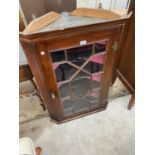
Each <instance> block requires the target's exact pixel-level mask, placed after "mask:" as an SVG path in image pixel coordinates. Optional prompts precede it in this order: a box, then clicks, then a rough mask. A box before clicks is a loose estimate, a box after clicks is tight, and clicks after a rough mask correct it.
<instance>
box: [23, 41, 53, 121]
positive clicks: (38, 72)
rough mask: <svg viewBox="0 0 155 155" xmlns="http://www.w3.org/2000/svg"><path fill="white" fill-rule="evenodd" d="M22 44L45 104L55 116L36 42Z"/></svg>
mask: <svg viewBox="0 0 155 155" xmlns="http://www.w3.org/2000/svg"><path fill="white" fill-rule="evenodd" d="M21 45H22V48H23V49H24V53H25V55H26V57H27V60H28V63H29V65H30V68H31V70H32V73H33V75H34V77H35V79H36V82H37V85H38V87H39V91H40V92H41V94H42V97H43V101H44V104H45V106H46V108H47V110H48V112H49V114H50V116H52V117H53V118H55V112H54V110H53V109H52V106H51V99H50V97H49V92H48V89H47V88H46V84H45V79H44V76H43V72H42V69H41V66H40V63H39V60H38V57H37V55H36V52H35V47H34V44H33V43H27V42H23V41H21Z"/></svg>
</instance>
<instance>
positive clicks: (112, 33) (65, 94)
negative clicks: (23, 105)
mask: <svg viewBox="0 0 155 155" xmlns="http://www.w3.org/2000/svg"><path fill="white" fill-rule="evenodd" d="M129 18H130V17H129V16H127V17H125V18H120V19H117V20H109V21H105V22H99V23H93V24H88V25H82V26H75V27H69V28H65V29H64V30H53V31H47V32H46V31H45V32H38V33H33V34H26V35H25V34H22V33H20V35H19V36H20V42H21V45H22V48H23V50H24V53H25V55H26V57H27V60H28V63H29V65H30V68H31V70H32V73H33V75H34V77H35V79H36V82H37V85H38V87H39V90H40V93H41V96H42V98H43V102H44V104H45V106H46V108H47V110H48V112H49V115H50V117H51V119H52V120H54V121H55V122H57V123H63V122H66V121H69V120H72V119H74V118H79V117H81V116H85V115H88V114H92V113H95V112H98V111H101V110H105V109H106V107H107V104H108V92H109V87H110V84H111V79H112V74H113V72H114V70H115V68H114V66H115V60H116V58H117V54H118V52H117V51H118V48H119V44H120V42H121V38H122V34H123V31H124V26H125V24H126V23H127V22H128V19H129Z"/></svg>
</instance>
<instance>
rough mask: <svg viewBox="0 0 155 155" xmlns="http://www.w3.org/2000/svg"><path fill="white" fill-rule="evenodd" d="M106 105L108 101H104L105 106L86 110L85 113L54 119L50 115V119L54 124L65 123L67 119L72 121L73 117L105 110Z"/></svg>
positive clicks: (76, 117)
mask: <svg viewBox="0 0 155 155" xmlns="http://www.w3.org/2000/svg"><path fill="white" fill-rule="evenodd" d="M107 105H108V102H106V104H105V106H104V107H100V108H98V109H96V110H93V111H90V112H86V113H82V114H78V115H75V116H73V117H70V118H69V117H68V118H64V119H63V120H59V121H58V120H55V119H53V118H52V117H50V121H51V122H53V123H56V124H62V123H66V122H68V121H72V120H74V119H78V118H81V117H84V116H87V115H90V114H95V113H97V112H100V111H103V110H106V109H107Z"/></svg>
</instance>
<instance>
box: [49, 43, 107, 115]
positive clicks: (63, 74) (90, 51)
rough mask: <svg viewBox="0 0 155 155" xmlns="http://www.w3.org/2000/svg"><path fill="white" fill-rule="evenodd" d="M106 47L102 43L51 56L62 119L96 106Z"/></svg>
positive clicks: (66, 50)
mask: <svg viewBox="0 0 155 155" xmlns="http://www.w3.org/2000/svg"><path fill="white" fill-rule="evenodd" d="M106 45H107V41H102V42H96V43H94V44H90V45H86V46H80V47H76V48H71V49H65V50H64V51H56V52H53V54H51V58H52V60H54V61H53V62H55V63H53V69H54V71H55V75H56V78H57V85H58V88H59V91H60V96H61V104H62V106H63V111H64V116H69V115H75V114H78V113H80V112H84V111H90V110H92V109H93V108H97V107H98V106H99V97H100V90H101V81H102V76H103V74H104V73H103V72H104V64H105V55H106V52H105V50H106ZM59 52H60V54H57V53H59ZM54 53H56V54H54Z"/></svg>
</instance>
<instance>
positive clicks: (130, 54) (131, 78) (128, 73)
mask: <svg viewBox="0 0 155 155" xmlns="http://www.w3.org/2000/svg"><path fill="white" fill-rule="evenodd" d="M134 9H135V0H131V2H130V6H129V10H128V12H130V11H132V12H133V14H132V16H131V19H130V20H129V22H128V23H127V25H126V29H125V31H124V33H123V35H124V37H123V41H122V44H121V48H120V50H119V58H118V59H117V63H116V64H117V65H116V68H117V69H116V72H115V73H114V74H113V77H112V83H114V82H115V80H116V77H117V76H118V78H119V79H120V80H121V81H122V83H123V84H124V85H125V87H126V88H127V89H128V91H129V92H130V93H131V94H132V95H133V94H134V93H135V10H134ZM129 104H130V103H129Z"/></svg>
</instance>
